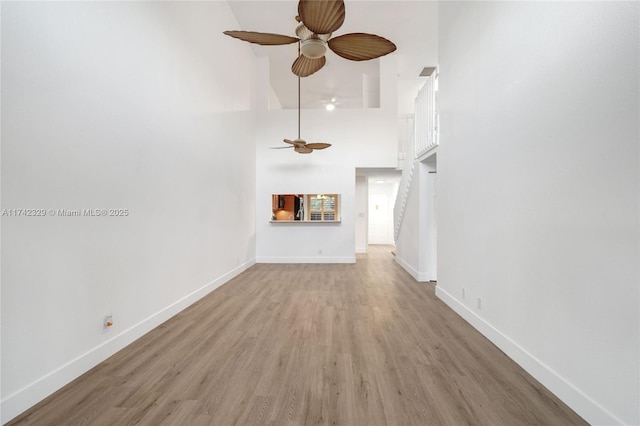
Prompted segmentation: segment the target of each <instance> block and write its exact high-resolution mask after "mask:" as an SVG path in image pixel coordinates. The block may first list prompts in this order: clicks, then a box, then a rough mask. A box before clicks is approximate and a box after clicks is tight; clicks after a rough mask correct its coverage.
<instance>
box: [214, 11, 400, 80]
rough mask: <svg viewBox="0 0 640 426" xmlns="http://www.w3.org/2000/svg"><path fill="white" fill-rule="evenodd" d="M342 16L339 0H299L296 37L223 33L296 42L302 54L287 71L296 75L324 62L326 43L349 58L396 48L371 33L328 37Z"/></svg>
mask: <svg viewBox="0 0 640 426" xmlns="http://www.w3.org/2000/svg"><path fill="white" fill-rule="evenodd" d="M344 18H345V7H344V1H343V0H300V1H299V2H298V16H296V20H297V21H298V22H300V24H299V25H298V26H297V27H296V30H295V31H296V35H297V36H298V37H290V36H287V35H282V34H272V33H259V32H255V31H225V32H224V34H226V35H228V36H231V37H235V38H237V39H240V40H243V41H247V42H249V43H256V44H261V45H264V46H274V45H284V44H291V43H295V42H300V48H301V51H302V55H299V56H298V58H297V59H296V60H295V61H294V62H293V65H291V71H292V72H293V73H294V74H295V75H297V76H298V77H308V76H310V75H311V74H313V73H315V72H316V71H319V70H320V69H321V68H322V67H323V66H324V64H325V63H326V61H327V59H326V58H325V56H324V55H325V53H326V52H327V46H328V47H329V49H331V50H333V52H334V53H336V54H337V55H339V56H342V57H343V58H345V59H349V60H352V61H367V60H369V59H375V58H379V57H380V56H384V55H387V54H389V53H391V52H393V51H395V50H396V45H395V44H393V43H392V42H391V41H389V40H387V39H386V38H384V37H380V36H378V35H375V34H366V33H350V34H344V35H341V36H338V37H333V38H331V35H332V33H333V32H334V31H336V30H337V29H338V28H340V27H341V26H342V24H343V23H344Z"/></svg>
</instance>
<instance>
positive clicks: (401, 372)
mask: <svg viewBox="0 0 640 426" xmlns="http://www.w3.org/2000/svg"><path fill="white" fill-rule="evenodd" d="M391 250H392V248H391V247H387V246H371V247H370V251H369V253H368V254H365V255H360V254H358V255H357V262H356V264H355V265H353V264H335V265H333V264H287V265H276V264H258V265H255V266H253V267H252V268H250V269H249V270H247V271H245V272H244V273H242V274H241V275H240V276H238V277H236V278H234V279H233V280H231V281H229V282H228V283H226V284H225V285H223V286H221V287H220V288H218V289H216V290H215V291H213V292H212V293H211V294H209V295H208V296H206V297H204V298H203V299H201V300H199V301H198V302H196V303H194V304H193V305H192V306H190V307H189V308H187V309H185V310H184V311H182V312H181V313H179V314H178V315H176V316H175V317H174V318H172V319H171V320H169V321H167V322H166V323H164V324H162V325H161V326H159V327H158V328H156V329H154V330H152V331H151V332H149V333H148V334H146V335H145V336H143V337H142V338H140V339H138V340H137V341H136V342H134V343H132V344H131V345H129V346H128V347H126V348H125V349H123V350H122V351H120V352H118V353H117V354H115V355H113V356H112V357H110V358H109V359H107V360H105V361H104V362H103V363H101V364H100V365H98V366H96V367H95V368H93V369H92V370H91V371H89V372H87V373H86V374H84V375H83V376H81V377H79V378H78V379H76V380H75V381H73V382H72V383H70V384H69V385H67V386H65V387H64V388H62V389H61V390H60V391H58V392H56V393H55V394H53V395H51V396H50V397H48V398H47V399H45V400H44V401H42V402H41V403H39V404H37V405H36V406H34V407H33V408H31V409H30V410H28V411H27V412H25V413H23V414H22V415H20V416H18V417H17V418H16V419H14V420H13V421H12V422H10V423H9V424H10V425H46V426H48V425H56V426H57V425H134V424H137V425H154V426H155V425H187V426H192V425H194V426H199V425H216V426H218V425H233V424H237V425H278V426H280V425H289V426H293V425H346V426H352V425H402V426H405V425H420V426H423V425H439V426H441V425H455V426H458V425H491V426H501V425H505V426H507V425H508V426H511V425H560V424H562V425H584V424H586V423H585V422H584V421H583V420H582V419H581V418H580V417H579V416H577V415H576V414H575V413H574V412H573V411H572V410H570V409H569V408H568V407H567V406H566V405H564V404H563V403H562V402H561V401H560V400H558V398H556V397H555V396H554V395H553V394H551V393H550V392H549V391H548V390H546V389H545V388H544V387H543V386H542V385H541V384H540V383H538V382H537V381H536V380H535V379H533V378H532V377H531V376H530V375H528V374H527V373H526V372H525V371H523V370H522V369H521V368H520V367H519V366H518V365H517V364H515V363H514V362H513V361H512V360H510V359H509V358H508V357H507V356H506V355H505V354H504V353H503V352H501V351H500V350H499V349H498V348H496V347H495V346H494V345H493V344H492V343H491V342H489V341H488V340H487V339H485V338H484V337H483V336H482V335H480V334H479V333H478V332H477V331H476V330H475V329H473V328H472V327H471V326H470V325H469V324H468V323H466V322H465V321H463V320H462V319H461V318H460V317H459V316H458V315H457V314H455V312H453V311H452V310H451V309H449V308H448V307H447V306H446V305H445V304H444V303H443V302H442V301H440V300H438V299H437V298H436V297H435V294H434V284H433V283H418V282H416V281H415V280H414V279H413V278H411V276H410V275H409V274H407V273H406V271H404V270H403V269H402V268H400V267H399V266H398V265H397V264H396V263H395V261H394V258H393V256H392V254H391Z"/></svg>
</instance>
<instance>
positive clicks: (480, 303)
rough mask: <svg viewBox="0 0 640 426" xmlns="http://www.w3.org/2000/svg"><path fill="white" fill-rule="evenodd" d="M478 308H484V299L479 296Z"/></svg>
mask: <svg viewBox="0 0 640 426" xmlns="http://www.w3.org/2000/svg"><path fill="white" fill-rule="evenodd" d="M478 309H482V299H480V298H479V297H478Z"/></svg>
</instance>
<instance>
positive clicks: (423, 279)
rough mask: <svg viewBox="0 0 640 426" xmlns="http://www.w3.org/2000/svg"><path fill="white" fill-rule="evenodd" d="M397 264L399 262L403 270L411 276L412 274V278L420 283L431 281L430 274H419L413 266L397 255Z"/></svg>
mask: <svg viewBox="0 0 640 426" xmlns="http://www.w3.org/2000/svg"><path fill="white" fill-rule="evenodd" d="M396 262H398V264H399V265H400V266H402V268H403V269H404V270H405V271H407V272H408V273H409V274H411V276H412V277H413V278H414V279H415V280H416V281H419V282H427V281H429V280H430V279H431V277H430V274H428V273H426V272H419V271H417V270H416V269H415V268H414V267H413V266H411V265H409V264H408V263H407V262H406V261H405V260H404V259H402V258H399V257H398V255H396Z"/></svg>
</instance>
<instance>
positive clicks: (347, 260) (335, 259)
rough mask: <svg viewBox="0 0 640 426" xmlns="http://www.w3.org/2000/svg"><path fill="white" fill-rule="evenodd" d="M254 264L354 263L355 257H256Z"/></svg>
mask: <svg viewBox="0 0 640 426" xmlns="http://www.w3.org/2000/svg"><path fill="white" fill-rule="evenodd" d="M256 263H356V257H355V256H341V257H323V256H317V257H315V256H314V257H257V258H256Z"/></svg>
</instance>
